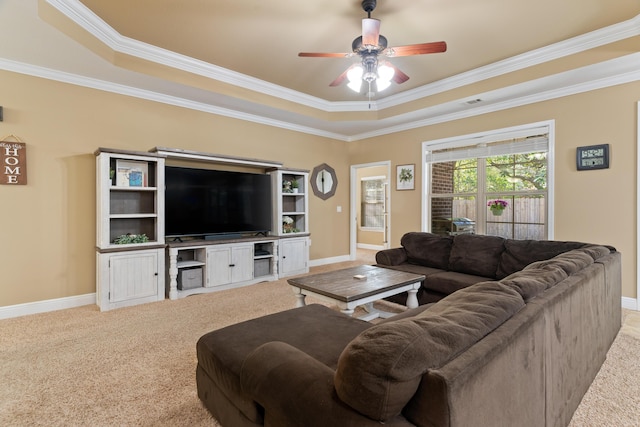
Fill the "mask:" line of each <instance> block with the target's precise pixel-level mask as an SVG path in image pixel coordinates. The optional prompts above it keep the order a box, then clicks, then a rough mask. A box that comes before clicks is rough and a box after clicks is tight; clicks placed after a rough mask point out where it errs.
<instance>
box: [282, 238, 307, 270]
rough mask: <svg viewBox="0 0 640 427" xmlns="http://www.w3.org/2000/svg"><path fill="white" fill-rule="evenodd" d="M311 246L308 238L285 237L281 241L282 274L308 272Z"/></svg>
mask: <svg viewBox="0 0 640 427" xmlns="http://www.w3.org/2000/svg"><path fill="white" fill-rule="evenodd" d="M308 250H309V247H308V246H307V239H283V240H281V241H280V269H279V272H280V275H281V276H288V275H291V274H298V273H306V272H308V271H309V270H308V267H307V260H308V259H309V254H308Z"/></svg>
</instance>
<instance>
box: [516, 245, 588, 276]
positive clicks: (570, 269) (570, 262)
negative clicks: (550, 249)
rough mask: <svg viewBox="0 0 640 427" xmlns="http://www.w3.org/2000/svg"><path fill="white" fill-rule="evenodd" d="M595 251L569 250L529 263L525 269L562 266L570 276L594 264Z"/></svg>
mask: <svg viewBox="0 0 640 427" xmlns="http://www.w3.org/2000/svg"><path fill="white" fill-rule="evenodd" d="M592 254H593V251H590V250H585V249H574V250H572V251H569V252H565V253H563V254H560V255H557V256H555V257H553V258H551V259H547V260H544V261H537V262H534V263H532V264H529V265H528V266H526V267H525V268H524V270H523V271H526V270H532V269H541V268H543V267H547V268H561V269H562V270H564V272H565V273H567V275H568V276H570V275H572V274H574V273H576V272H577V271H579V270H582V269H583V268H585V267H586V266H588V265H589V264H593V261H594V259H593V255H592Z"/></svg>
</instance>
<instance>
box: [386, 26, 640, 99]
mask: <svg viewBox="0 0 640 427" xmlns="http://www.w3.org/2000/svg"><path fill="white" fill-rule="evenodd" d="M637 35H640V15H637V16H635V17H634V18H632V19H629V20H627V21H623V22H620V23H618V24H614V25H610V26H608V27H605V28H601V29H599V30H595V31H592V32H590V33H587V34H583V35H580V36H576V37H573V38H571V39H567V40H563V41H561V42H558V43H554V44H551V45H549V46H545V47H542V48H539V49H535V50H532V51H529V52H525V53H523V54H520V55H516V56H513V57H511V58H507V59H504V60H502V61H498V62H495V63H493V64H488V65H485V66H484V67H480V68H476V69H474V70H471V71H468V72H465V73H461V74H457V75H455V76H451V77H448V78H446V79H442V80H440V81H437V82H435V83H432V84H429V85H426V86H422V87H419V88H415V89H412V90H408V91H406V92H402V93H399V94H397V95H392V96H389V97H387V98H384V99H382V100H380V101H378V104H379V106H378V107H379V109H381V110H382V109H385V108H391V107H395V106H397V105H401V104H404V103H407V102H412V101H415V100H418V99H421V98H425V97H428V96H433V95H436V94H438V93H442V92H446V91H449V90H453V89H457V88H459V87H462V86H466V85H470V84H474V83H478V82H480V81H483V80H487V79H490V78H494V77H499V76H501V75H503V74H507V73H511V72H514V71H519V70H522V69H525V68H528V67H533V66H535V65H539V64H543V63H545V62H549V61H553V60H556V59H560V58H563V57H565V56H569V55H574V54H577V53H580V52H583V51H586V50H589V49H594V48H596V47H599V46H604V45H606V44H609V43H614V42H617V41H620V40H624V39H627V38H630V37H634V36H637Z"/></svg>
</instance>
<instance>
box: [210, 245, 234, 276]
mask: <svg viewBox="0 0 640 427" xmlns="http://www.w3.org/2000/svg"><path fill="white" fill-rule="evenodd" d="M232 264H233V262H232V260H231V248H229V247H227V246H214V247H211V248H209V249H207V286H222V285H227V284H229V283H231V271H232V267H231V265H232Z"/></svg>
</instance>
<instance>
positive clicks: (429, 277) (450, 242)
mask: <svg viewBox="0 0 640 427" xmlns="http://www.w3.org/2000/svg"><path fill="white" fill-rule="evenodd" d="M400 244H401V247H399V248H393V249H387V250H383V251H380V252H378V253H377V254H376V263H377V265H378V266H379V267H386V268H392V269H395V270H402V271H407V272H410V273H416V274H424V275H425V276H426V279H425V280H424V282H423V284H422V287H421V288H420V290H419V291H418V302H419V303H420V304H427V303H430V302H436V301H439V300H441V299H442V298H444V297H445V296H447V295H449V294H450V293H452V292H455V291H457V290H460V289H462V288H466V287H467V286H470V285H473V284H474V283H479V282H484V281H486V280H500V279H504V278H505V277H507V276H508V275H510V274H512V273H515V272H516V271H520V270H522V269H523V268H524V267H526V266H527V265H529V264H531V263H533V262H536V261H541V260H545V259H550V258H553V257H554V256H556V255H559V254H561V253H563V252H567V251H570V250H572V249H578V248H582V247H585V246H589V244H587V243H581V242H562V241H555V240H515V239H503V238H502V237H498V236H483V235H477V234H461V235H457V236H442V235H437V234H431V233H422V232H412V233H407V234H405V235H404V236H402V239H401V241H400ZM388 299H389V300H390V301H393V302H397V303H400V304H403V303H404V302H405V301H406V293H405V294H404V295H396V296H394V297H390V298H388Z"/></svg>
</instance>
